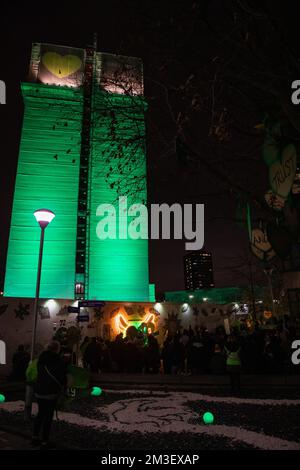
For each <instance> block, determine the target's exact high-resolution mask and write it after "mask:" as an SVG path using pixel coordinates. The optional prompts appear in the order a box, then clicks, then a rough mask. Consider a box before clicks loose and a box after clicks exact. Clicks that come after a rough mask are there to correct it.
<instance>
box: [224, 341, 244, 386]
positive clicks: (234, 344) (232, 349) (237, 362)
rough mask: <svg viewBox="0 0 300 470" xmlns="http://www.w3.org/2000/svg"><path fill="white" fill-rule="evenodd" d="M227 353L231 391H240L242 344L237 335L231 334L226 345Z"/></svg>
mask: <svg viewBox="0 0 300 470" xmlns="http://www.w3.org/2000/svg"><path fill="white" fill-rule="evenodd" d="M224 349H225V352H226V355H227V359H226V368H227V372H228V373H229V375H230V384H231V392H232V393H239V391H240V386H241V380H240V376H241V359H240V345H239V342H238V340H237V338H236V337H235V336H232V335H230V336H229V337H228V340H227V343H226V345H225V348H224Z"/></svg>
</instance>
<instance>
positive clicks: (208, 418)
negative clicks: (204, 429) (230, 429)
mask: <svg viewBox="0 0 300 470" xmlns="http://www.w3.org/2000/svg"><path fill="white" fill-rule="evenodd" d="M214 420H215V417H214V415H213V414H212V413H211V412H210V411H206V413H204V415H203V422H204V424H213V422H214Z"/></svg>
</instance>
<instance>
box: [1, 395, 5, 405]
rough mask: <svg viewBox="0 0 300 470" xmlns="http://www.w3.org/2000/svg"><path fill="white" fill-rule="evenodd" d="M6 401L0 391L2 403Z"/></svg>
mask: <svg viewBox="0 0 300 470" xmlns="http://www.w3.org/2000/svg"><path fill="white" fill-rule="evenodd" d="M4 402H5V396H4V395H1V393H0V403H4Z"/></svg>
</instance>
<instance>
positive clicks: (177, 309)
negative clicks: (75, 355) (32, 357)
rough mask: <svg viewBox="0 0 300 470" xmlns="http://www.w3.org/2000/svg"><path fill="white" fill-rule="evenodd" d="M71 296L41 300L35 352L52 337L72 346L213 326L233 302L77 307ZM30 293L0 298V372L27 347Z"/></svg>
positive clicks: (225, 315)
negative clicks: (3, 351)
mask: <svg viewBox="0 0 300 470" xmlns="http://www.w3.org/2000/svg"><path fill="white" fill-rule="evenodd" d="M77 305H78V303H77V302H74V301H72V300H53V299H44V300H41V302H40V305H39V310H38V323H37V353H38V352H40V351H42V350H43V348H44V347H45V345H46V344H47V343H48V342H49V341H50V340H51V339H52V338H53V337H55V338H56V339H59V340H63V341H66V342H67V343H68V344H69V345H70V346H71V347H76V345H78V343H80V342H81V340H82V339H83V338H84V337H85V336H90V337H94V336H101V337H102V338H103V339H105V340H114V338H115V337H116V336H117V335H118V334H122V335H123V336H125V335H126V334H129V333H130V332H132V331H135V330H139V331H141V332H143V333H144V334H145V335H146V334H147V333H154V334H155V335H156V336H157V339H158V341H159V342H160V343H162V341H163V340H164V337H165V335H166V334H167V333H168V332H169V333H170V334H173V333H175V332H176V331H177V330H178V329H179V328H188V327H189V326H190V325H191V326H192V327H193V328H194V327H195V326H199V327H200V326H205V327H206V328H207V329H208V330H211V331H213V330H214V329H215V328H216V327H217V326H219V325H223V324H224V319H226V318H229V319H230V318H231V317H232V312H233V309H234V304H227V305H217V304H210V303H207V302H206V303H203V304H187V303H184V304H182V303H181V304H180V303H174V302H162V303H139V302H136V303H135V302H132V303H122V302H106V303H105V305H104V306H102V305H101V306H94V307H82V308H80V313H79V315H78V313H76V311H74V310H76V307H77ZM33 308H34V299H28V298H26V299H25V298H24V299H21V298H5V297H1V298H0V340H3V341H4V342H5V343H6V348H7V364H6V365H1V367H0V375H4V374H7V373H8V371H9V370H10V369H11V361H12V356H13V354H14V352H15V351H16V349H17V347H18V345H19V344H24V345H25V347H26V348H27V349H28V350H29V348H30V342H31V335H32V328H33Z"/></svg>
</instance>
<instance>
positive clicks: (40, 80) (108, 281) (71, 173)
mask: <svg viewBox="0 0 300 470" xmlns="http://www.w3.org/2000/svg"><path fill="white" fill-rule="evenodd" d="M22 93H23V97H24V119H23V128H22V136H21V144H20V153H19V160H18V169H17V176H16V183H15V193H14V201H13V210H12V218H11V228H10V238H9V246H8V254H7V264H6V275H5V288H4V294H5V296H8V297H33V296H34V292H35V282H36V271H37V257H38V245H39V229H38V227H37V226H36V223H35V220H34V217H33V215H32V214H33V212H34V210H36V209H39V208H48V209H50V210H52V211H53V212H55V214H56V217H55V219H54V220H53V223H52V224H51V225H49V227H48V228H47V234H46V240H45V248H44V256H43V269H42V279H41V291H40V295H41V297H44V298H64V299H67V298H68V299H72V298H85V299H96V300H116V301H117V300H119V301H147V300H148V299H149V283H148V241H147V240H143V239H136V240H132V239H128V238H126V237H124V231H126V230H127V224H128V223H130V221H131V219H130V217H127V218H126V217H125V214H123V213H119V212H118V211H116V227H117V231H116V238H115V239H109V238H107V239H99V237H98V235H97V226H98V223H99V220H100V217H99V212H98V210H97V209H98V207H99V205H100V204H113V205H115V206H116V205H117V203H118V197H119V195H120V194H121V195H122V196H127V197H128V200H127V205H128V207H129V206H130V205H131V204H133V203H140V202H145V201H146V197H147V195H146V161H145V125H144V112H145V109H146V104H145V101H144V98H143V73H142V63H141V61H140V60H139V59H136V58H129V57H123V56H115V55H111V54H103V53H99V52H97V51H96V50H95V49H94V48H93V47H89V48H86V49H77V48H70V47H65V46H57V45H50V44H40V43H38V44H33V47H32V56H31V63H30V74H29V81H28V83H23V84H22ZM144 222H145V223H146V220H145V221H144ZM119 227H123V229H122V230H121V231H122V234H123V235H122V234H121V235H120V232H119V230H118V228H119Z"/></svg>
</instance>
